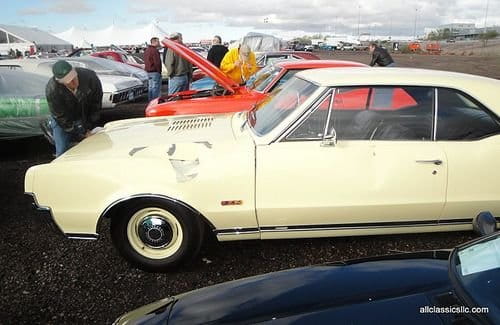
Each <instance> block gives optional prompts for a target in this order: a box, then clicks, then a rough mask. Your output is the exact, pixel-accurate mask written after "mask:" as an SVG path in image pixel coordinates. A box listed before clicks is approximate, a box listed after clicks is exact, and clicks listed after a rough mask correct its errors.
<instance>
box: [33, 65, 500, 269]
mask: <svg viewBox="0 0 500 325" xmlns="http://www.w3.org/2000/svg"><path fill="white" fill-rule="evenodd" d="M499 89H500V81H498V80H493V79H488V78H484V77H478V76H472V75H465V74H458V73H451V72H441V71H430V70H418V69H402V68H373V69H366V68H335V69H318V70H308V71H303V72H300V73H298V74H297V75H296V76H295V77H293V78H291V79H290V80H289V81H288V82H287V83H286V84H285V85H284V86H283V88H282V89H281V90H280V91H277V92H274V93H272V94H271V95H270V96H269V97H268V98H266V99H265V100H264V101H262V102H260V103H259V104H258V105H257V106H256V107H255V108H254V109H253V110H251V111H250V112H239V113H233V114H221V115H196V116H194V115H193V116H173V117H157V118H144V119H131V120H124V121H116V122H111V123H108V124H106V125H105V127H104V129H103V130H102V131H99V132H98V133H97V134H95V135H93V136H91V137H89V138H87V139H85V140H84V141H82V142H81V143H80V144H78V145H77V146H75V147H73V148H72V149H70V150H69V151H67V152H66V153H65V154H64V155H62V156H60V157H58V158H57V159H55V160H54V161H52V162H51V163H49V164H44V165H38V166H34V167H31V168H30V169H29V170H28V171H27V173H26V176H25V191H26V192H27V193H29V194H31V195H32V196H33V197H34V199H35V204H36V205H37V206H38V207H39V208H40V209H43V210H47V211H49V212H50V219H51V220H53V221H54V222H55V224H56V225H57V227H58V228H59V229H60V230H61V231H62V232H63V233H64V234H65V235H66V236H67V237H69V238H86V239H95V238H97V236H98V235H97V233H98V230H99V229H100V227H101V226H102V225H101V224H100V221H102V220H103V219H105V218H110V219H111V234H112V239H113V242H114V244H115V246H116V248H117V249H118V250H119V251H120V253H121V254H122V255H123V256H124V257H125V258H126V259H127V260H129V261H130V262H131V263H133V264H134V265H136V266H139V267H141V268H143V269H146V270H151V271H158V270H164V269H166V268H169V267H174V266H176V265H178V264H179V263H181V262H184V261H187V260H189V258H191V257H193V256H195V255H196V253H197V252H198V250H199V248H200V245H201V244H202V241H203V235H204V233H205V230H207V229H210V231H212V232H213V233H214V234H215V235H216V237H217V238H218V240H220V241H228V240H242V239H278V238H305V237H326V236H352V235H374V234H393V233H412V232H435V231H453V230H469V229H472V222H473V219H474V218H475V217H476V216H478V215H479V214H480V213H483V212H484V213H490V214H492V215H493V216H496V217H497V218H496V220H497V222H498V221H500V219H499V218H498V217H499V216H500V187H499V186H498V184H500V170H499V168H498V165H499V163H500V120H499V117H498V114H499V113H500V100H499V99H498V91H499Z"/></svg>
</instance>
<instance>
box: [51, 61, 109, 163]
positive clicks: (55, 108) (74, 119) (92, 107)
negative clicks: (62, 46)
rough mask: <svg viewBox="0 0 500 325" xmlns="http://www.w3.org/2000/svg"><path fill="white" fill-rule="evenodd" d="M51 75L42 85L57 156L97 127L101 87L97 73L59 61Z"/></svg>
mask: <svg viewBox="0 0 500 325" xmlns="http://www.w3.org/2000/svg"><path fill="white" fill-rule="evenodd" d="M52 72H53V74H54V76H53V77H52V78H50V80H49V82H48V83H47V87H46V88H45V95H46V97H47V102H48V104H49V109H50V113H51V118H50V126H51V127H52V135H53V137H54V142H55V146H56V157H57V156H60V155H62V154H63V153H64V152H65V151H66V150H68V149H69V148H70V145H71V143H72V142H77V141H81V140H82V139H84V138H85V137H87V136H89V135H90V131H91V130H92V129H94V128H95V127H96V126H97V122H98V121H99V117H100V111H101V104H102V86H101V81H100V80H99V78H98V77H97V75H96V73H95V72H94V71H92V70H88V69H84V68H73V67H72V66H71V65H70V64H69V63H68V62H67V61H64V60H59V61H57V62H56V63H55V64H54V65H53V66H52Z"/></svg>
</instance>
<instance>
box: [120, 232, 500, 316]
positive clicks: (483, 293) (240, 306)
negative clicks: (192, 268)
mask: <svg viewBox="0 0 500 325" xmlns="http://www.w3.org/2000/svg"><path fill="white" fill-rule="evenodd" d="M128 322H130V323H133V324H253V323H273V324H292V323H293V324H403V322H405V323H406V324H500V233H498V232H496V233H493V234H490V235H488V236H484V237H481V238H479V239H478V240H475V241H472V242H470V243H467V244H463V245H461V246H458V247H456V248H455V249H454V250H437V251H426V252H417V253H406V254H397V255H388V256H381V257H373V258H364V259H357V260H350V261H345V262H337V263H331V264H324V265H317V266H309V267H302V268H296V269H290V270H286V271H281V272H274V273H269V274H264V275H259V276H254V277H251V278H246V279H241V280H237V281H231V282H226V283H222V284H219V285H215V286H211V287H207V288H203V289H199V290H195V291H191V292H188V293H184V294H180V295H177V296H173V297H170V298H166V299H163V300H161V301H158V302H155V303H153V304H150V305H146V306H144V307H141V308H139V309H137V310H135V311H132V312H130V313H128V314H125V315H123V316H122V317H120V318H119V319H118V320H117V321H116V323H117V324H124V323H128Z"/></svg>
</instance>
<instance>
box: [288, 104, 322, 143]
mask: <svg viewBox="0 0 500 325" xmlns="http://www.w3.org/2000/svg"><path fill="white" fill-rule="evenodd" d="M330 98H331V95H329V96H327V97H326V98H325V99H324V100H322V101H321V102H320V103H319V105H317V107H316V109H314V111H313V112H312V113H310V114H309V116H307V117H306V118H305V120H304V121H303V122H302V124H301V125H300V126H299V127H297V128H296V129H295V130H294V131H293V132H292V133H291V134H290V135H289V136H288V137H287V140H321V139H323V133H324V132H325V125H326V119H327V116H328V108H329V105H330Z"/></svg>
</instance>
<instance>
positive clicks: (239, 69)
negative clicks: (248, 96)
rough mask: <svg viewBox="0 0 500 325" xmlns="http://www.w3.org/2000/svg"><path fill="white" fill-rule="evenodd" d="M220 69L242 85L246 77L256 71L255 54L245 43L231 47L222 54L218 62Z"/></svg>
mask: <svg viewBox="0 0 500 325" xmlns="http://www.w3.org/2000/svg"><path fill="white" fill-rule="evenodd" d="M220 69H221V70H222V72H224V73H225V74H226V75H227V76H228V77H229V78H231V79H233V80H234V82H236V83H238V84H240V85H244V84H245V83H246V82H247V80H248V78H250V77H251V76H252V75H253V74H254V73H255V72H257V62H256V61H255V54H254V53H253V52H252V51H251V50H250V47H249V46H248V45H246V44H242V45H240V47H238V48H233V49H231V50H229V52H227V53H226V55H224V58H223V59H222V62H221V63H220Z"/></svg>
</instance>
